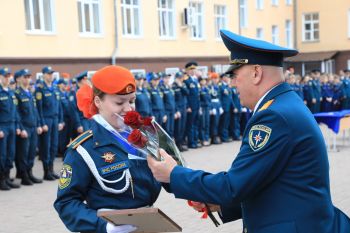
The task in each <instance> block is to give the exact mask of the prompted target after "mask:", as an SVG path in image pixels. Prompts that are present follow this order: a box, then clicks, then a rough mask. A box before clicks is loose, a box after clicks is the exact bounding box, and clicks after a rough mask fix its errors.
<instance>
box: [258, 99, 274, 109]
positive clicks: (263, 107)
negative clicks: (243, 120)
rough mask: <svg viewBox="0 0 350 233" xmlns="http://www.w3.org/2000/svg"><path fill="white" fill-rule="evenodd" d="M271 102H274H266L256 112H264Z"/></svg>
mask: <svg viewBox="0 0 350 233" xmlns="http://www.w3.org/2000/svg"><path fill="white" fill-rule="evenodd" d="M273 101H274V99H272V100H269V101H267V102H266V103H265V104H264V105H263V106H262V107H261V108H260V109H259V111H258V112H260V111H262V110H265V109H267V108H268V107H270V105H271V104H272V103H273Z"/></svg>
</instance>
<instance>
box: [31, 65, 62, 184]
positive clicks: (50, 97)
mask: <svg viewBox="0 0 350 233" xmlns="http://www.w3.org/2000/svg"><path fill="white" fill-rule="evenodd" d="M54 72H55V71H54V70H52V68H51V67H50V66H45V67H44V68H43V69H42V73H43V84H42V86H40V87H38V88H37V89H36V92H35V98H36V102H37V108H38V112H39V116H40V119H41V125H42V128H43V133H42V134H41V135H40V146H39V153H40V158H41V160H42V162H43V168H44V180H55V179H58V178H59V176H58V175H57V174H55V172H54V169H53V164H54V160H55V157H56V156H57V150H58V132H59V131H61V130H62V129H63V127H64V122H63V112H62V107H61V103H60V93H59V92H58V90H57V89H56V88H55V87H54V86H53V84H52V82H53V73H54Z"/></svg>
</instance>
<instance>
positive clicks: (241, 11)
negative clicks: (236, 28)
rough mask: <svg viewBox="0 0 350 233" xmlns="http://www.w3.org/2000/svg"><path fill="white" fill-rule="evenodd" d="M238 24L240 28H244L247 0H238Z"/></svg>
mask: <svg viewBox="0 0 350 233" xmlns="http://www.w3.org/2000/svg"><path fill="white" fill-rule="evenodd" d="M239 25H240V27H241V28H246V27H247V25H248V6H247V0H239Z"/></svg>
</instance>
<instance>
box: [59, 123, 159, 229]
mask: <svg viewBox="0 0 350 233" xmlns="http://www.w3.org/2000/svg"><path fill="white" fill-rule="evenodd" d="M91 130H92V133H93V136H92V137H90V138H89V139H88V140H86V141H85V142H83V143H82V144H81V145H82V146H83V147H84V148H85V149H86V150H87V151H88V153H89V154H90V156H91V158H92V159H93V161H94V163H95V165H96V168H97V169H98V171H99V174H100V175H101V176H102V177H103V178H104V179H107V180H116V179H118V178H120V177H121V175H122V173H123V171H124V170H125V169H126V168H129V169H130V173H131V176H132V178H133V183H134V197H133V195H132V191H131V190H132V189H131V187H129V188H128V189H127V190H126V192H124V193H121V194H113V193H109V192H106V191H104V190H103V189H102V188H101V186H100V185H99V184H98V183H97V181H96V179H95V177H94V176H93V174H92V173H91V172H90V170H89V168H88V166H87V165H86V163H85V161H84V160H83V158H82V157H81V155H80V154H79V153H78V152H77V151H76V150H74V149H68V150H67V152H66V157H65V160H64V164H63V168H64V169H62V171H61V179H60V185H59V188H58V192H57V199H56V201H55V203H54V207H55V209H56V211H57V212H58V214H59V216H60V218H61V220H62V221H63V223H64V224H65V225H66V227H67V228H68V229H69V230H70V231H73V232H77V231H78V232H98V233H105V232H106V221H105V220H103V219H101V218H99V217H97V215H96V211H97V210H98V209H102V208H107V209H132V208H139V207H144V206H151V205H152V204H153V203H154V202H155V201H156V199H157V197H158V195H159V192H160V189H161V185H160V183H158V182H157V181H156V180H155V179H154V178H153V175H152V173H151V171H150V169H149V168H148V166H147V161H146V160H139V159H129V158H128V150H127V149H125V147H123V145H121V144H120V143H119V142H118V141H117V140H116V139H115V138H114V136H113V135H112V134H111V133H110V132H108V131H107V130H106V129H105V128H103V127H102V126H101V125H99V124H98V123H97V122H96V121H94V120H92V121H91ZM108 154H110V155H111V154H112V155H114V161H112V162H106V161H105V158H103V157H102V156H105V155H108ZM62 172H64V173H66V174H64V175H63V174H62ZM67 173H70V174H67ZM64 177H65V178H64ZM105 184H106V185H107V186H108V187H111V188H114V189H121V188H122V187H124V186H125V179H122V180H121V181H120V182H117V183H114V184H107V183H105ZM84 201H86V203H84Z"/></svg>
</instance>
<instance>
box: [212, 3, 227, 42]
mask: <svg viewBox="0 0 350 233" xmlns="http://www.w3.org/2000/svg"><path fill="white" fill-rule="evenodd" d="M214 17H215V37H216V38H217V39H219V38H221V37H220V30H221V29H224V28H226V27H227V14H226V6H222V5H214Z"/></svg>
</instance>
